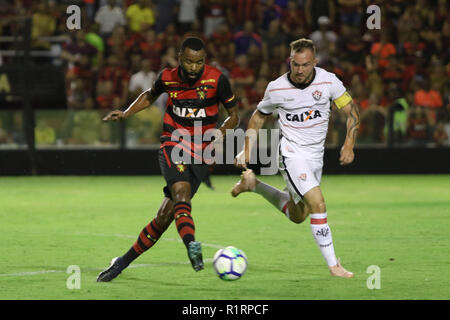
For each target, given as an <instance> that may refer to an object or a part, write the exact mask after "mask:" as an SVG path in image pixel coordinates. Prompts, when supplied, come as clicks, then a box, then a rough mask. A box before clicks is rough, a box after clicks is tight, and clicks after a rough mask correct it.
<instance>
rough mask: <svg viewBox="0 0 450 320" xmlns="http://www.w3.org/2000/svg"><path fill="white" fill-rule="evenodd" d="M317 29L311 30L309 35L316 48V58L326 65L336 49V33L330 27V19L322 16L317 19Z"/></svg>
mask: <svg viewBox="0 0 450 320" xmlns="http://www.w3.org/2000/svg"><path fill="white" fill-rule="evenodd" d="M317 23H318V25H319V30H316V31H313V32H312V33H311V35H310V36H309V37H310V39H311V40H312V41H314V44H315V45H316V48H317V54H316V57H317V60H318V61H319V63H320V64H321V65H326V64H327V63H328V62H329V61H330V60H331V57H332V56H333V54H334V52H335V51H336V43H337V40H338V36H337V34H336V33H335V32H334V31H333V30H332V29H331V20H330V18H328V17H325V16H322V17H320V18H319V19H318V20H317Z"/></svg>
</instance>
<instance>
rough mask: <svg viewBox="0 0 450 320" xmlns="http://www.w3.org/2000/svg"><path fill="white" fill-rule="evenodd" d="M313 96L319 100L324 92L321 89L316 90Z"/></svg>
mask: <svg viewBox="0 0 450 320" xmlns="http://www.w3.org/2000/svg"><path fill="white" fill-rule="evenodd" d="M312 96H313V98H314V100H316V101H319V100H320V98H321V97H322V92H321V91H319V90H316V91H314V92H313V93H312Z"/></svg>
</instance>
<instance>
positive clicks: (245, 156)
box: [234, 109, 268, 169]
mask: <svg viewBox="0 0 450 320" xmlns="http://www.w3.org/2000/svg"><path fill="white" fill-rule="evenodd" d="M267 117H268V116H267V115H264V114H262V113H261V112H259V110H258V109H256V110H255V112H253V114H252V117H251V118H250V121H249V122H248V127H247V132H246V133H245V141H244V148H243V149H242V151H241V152H240V153H239V154H238V155H237V156H236V158H235V159H234V165H235V166H236V167H238V168H241V169H246V168H247V163H248V162H249V161H250V154H251V150H252V149H253V147H254V144H255V143H256V140H257V139H256V138H257V133H258V131H259V129H261V128H262V126H263V125H264V122H265V121H266V118H267Z"/></svg>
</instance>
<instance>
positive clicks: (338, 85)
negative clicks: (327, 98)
mask: <svg viewBox="0 0 450 320" xmlns="http://www.w3.org/2000/svg"><path fill="white" fill-rule="evenodd" d="M330 94H331V99H332V100H333V102H334V103H335V104H336V106H337V107H338V108H339V109H341V108H343V107H345V106H346V105H347V104H348V103H349V102H350V101H352V100H353V99H352V97H351V96H350V94H349V93H348V92H347V90H346V89H345V87H344V84H343V83H342V81H341V80H339V79H338V77H336V75H333V77H332V80H331V88H330Z"/></svg>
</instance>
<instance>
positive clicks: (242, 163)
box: [234, 148, 249, 169]
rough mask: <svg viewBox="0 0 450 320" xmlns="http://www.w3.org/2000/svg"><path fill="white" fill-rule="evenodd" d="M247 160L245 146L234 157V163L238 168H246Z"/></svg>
mask: <svg viewBox="0 0 450 320" xmlns="http://www.w3.org/2000/svg"><path fill="white" fill-rule="evenodd" d="M248 162H249V159H248V155H247V156H246V154H245V148H244V149H243V150H242V151H241V152H240V153H238V155H237V156H236V158H234V165H235V166H236V167H238V168H240V169H247V163H248Z"/></svg>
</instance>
